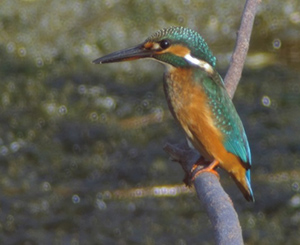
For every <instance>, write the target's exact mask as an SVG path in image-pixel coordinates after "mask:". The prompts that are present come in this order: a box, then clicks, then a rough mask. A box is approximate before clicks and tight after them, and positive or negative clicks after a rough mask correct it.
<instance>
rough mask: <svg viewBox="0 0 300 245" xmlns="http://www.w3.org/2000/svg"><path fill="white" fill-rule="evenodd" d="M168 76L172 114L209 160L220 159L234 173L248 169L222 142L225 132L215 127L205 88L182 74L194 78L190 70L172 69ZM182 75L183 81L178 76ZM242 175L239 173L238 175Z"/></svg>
mask: <svg viewBox="0 0 300 245" xmlns="http://www.w3.org/2000/svg"><path fill="white" fill-rule="evenodd" d="M169 76H170V77H169V78H170V79H171V80H172V81H174V82H173V84H171V86H172V88H168V93H172V94H169V95H168V97H169V98H168V99H169V101H170V103H171V105H172V110H173V114H174V116H175V117H176V119H177V120H178V121H179V123H180V124H181V126H182V128H183V129H184V131H185V133H186V135H187V137H188V139H189V140H190V141H191V143H192V144H193V146H194V147H195V148H196V149H197V150H198V151H199V152H200V154H201V155H202V156H204V157H205V158H206V159H207V160H210V161H213V160H214V159H216V160H218V161H219V163H220V165H219V166H220V167H221V168H223V169H224V170H226V171H227V172H229V173H231V174H235V173H238V172H240V174H242V175H243V178H244V176H245V175H244V174H245V171H246V170H245V169H244V167H243V165H242V162H241V160H240V158H239V157H238V156H236V155H234V154H232V153H230V152H228V151H227V150H226V149H225V147H224V145H223V135H222V133H221V132H220V131H219V130H218V129H217V128H216V127H215V125H214V121H213V116H214V115H213V114H212V112H211V110H210V108H209V106H208V103H207V96H206V94H205V92H204V91H203V89H202V87H201V86H200V85H197V84H193V83H191V82H190V81H188V80H185V79H182V78H183V77H184V78H186V79H188V78H191V74H190V71H188V70H187V71H185V70H180V74H176V72H174V71H173V72H172V73H171V74H169ZM178 77H180V78H181V80H180V81H178V80H177V81H176V78H178ZM238 175H239V174H238Z"/></svg>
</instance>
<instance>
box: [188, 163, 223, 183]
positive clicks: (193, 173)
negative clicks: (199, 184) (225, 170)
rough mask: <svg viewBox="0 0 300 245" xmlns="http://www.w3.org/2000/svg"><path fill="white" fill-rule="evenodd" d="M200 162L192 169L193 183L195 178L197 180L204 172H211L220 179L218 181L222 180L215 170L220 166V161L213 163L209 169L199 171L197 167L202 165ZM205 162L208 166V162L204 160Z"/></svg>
mask: <svg viewBox="0 0 300 245" xmlns="http://www.w3.org/2000/svg"><path fill="white" fill-rule="evenodd" d="M199 160H201V158H200V159H199ZM199 160H198V161H197V162H196V163H195V164H194V166H193V168H192V170H191V174H192V178H191V181H194V180H195V178H196V177H197V176H198V175H199V174H201V173H203V172H210V173H213V174H214V175H216V176H217V177H218V179H220V176H219V174H218V172H217V171H216V170H215V168H216V167H218V165H219V161H217V160H214V161H212V162H211V163H210V164H209V165H208V166H207V167H205V168H202V169H199V170H197V167H198V166H199V165H200V164H199V163H198V162H199ZM202 161H203V160H202ZM204 162H205V163H206V164H207V162H206V161H205V160H204ZM201 165H203V164H201Z"/></svg>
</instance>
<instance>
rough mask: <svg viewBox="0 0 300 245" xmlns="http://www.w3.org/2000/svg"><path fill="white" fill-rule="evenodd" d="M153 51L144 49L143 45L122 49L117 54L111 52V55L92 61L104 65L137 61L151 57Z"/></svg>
mask: <svg viewBox="0 0 300 245" xmlns="http://www.w3.org/2000/svg"><path fill="white" fill-rule="evenodd" d="M153 52H154V51H153V50H151V49H146V48H145V47H144V44H139V45H138V46H136V47H133V48H128V49H123V50H120V51H117V52H113V53H111V54H108V55H105V56H103V57H100V58H98V59H96V60H94V61H93V63H95V64H105V63H113V62H121V61H129V60H137V59H141V58H149V57H152V54H153Z"/></svg>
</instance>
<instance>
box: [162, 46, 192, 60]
mask: <svg viewBox="0 0 300 245" xmlns="http://www.w3.org/2000/svg"><path fill="white" fill-rule="evenodd" d="M160 53H161V54H162V53H172V54H175V55H177V56H180V57H184V56H186V55H187V54H189V53H190V50H189V49H188V48H186V47H184V46H182V45H173V46H171V47H169V48H167V49H165V50H163V51H162V52H160Z"/></svg>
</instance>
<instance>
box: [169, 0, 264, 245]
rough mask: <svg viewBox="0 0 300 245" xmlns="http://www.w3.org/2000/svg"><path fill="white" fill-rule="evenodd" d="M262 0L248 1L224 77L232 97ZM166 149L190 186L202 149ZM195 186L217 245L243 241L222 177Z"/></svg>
mask: <svg viewBox="0 0 300 245" xmlns="http://www.w3.org/2000/svg"><path fill="white" fill-rule="evenodd" d="M260 1H261V0H247V1H246V4H245V7H244V11H243V15H242V19H241V25H240V29H239V31H238V34H237V41H236V46H235V49H234V52H233V55H232V57H231V61H230V66H229V68H228V72H227V74H226V77H225V79H224V82H225V86H226V89H227V91H228V93H229V95H230V97H231V98H232V97H233V95H234V92H235V90H236V88H237V85H238V83H239V80H240V78H241V74H242V70H243V66H244V63H245V59H246V56H247V52H248V49H249V42H250V36H251V32H252V27H253V22H254V18H255V14H256V10H257V7H258V5H259V3H260ZM164 150H165V151H166V152H167V153H168V154H169V155H170V156H171V158H172V159H173V161H176V162H178V163H180V164H181V166H182V168H183V170H184V172H185V173H186V178H185V183H187V184H188V185H190V184H191V183H190V179H191V170H192V166H193V164H194V163H195V162H196V161H197V160H198V159H199V157H200V155H199V152H197V151H196V150H192V149H190V148H189V147H188V146H187V145H186V144H181V145H170V144H167V145H166V146H165V147H164ZM203 167H204V166H202V168H203ZM196 171H198V170H196ZM194 186H195V189H196V192H197V195H198V198H199V199H200V200H201V201H202V203H203V204H204V207H205V209H206V212H207V213H208V216H209V219H210V221H211V223H212V225H213V228H214V234H215V240H216V242H217V244H243V237H242V231H241V227H240V224H239V220H238V216H237V213H236V212H235V210H234V207H233V204H232V201H231V200H230V198H229V197H228V195H227V194H226V193H225V191H224V189H223V188H222V186H221V185H220V182H219V180H218V178H217V177H216V176H215V175H213V174H211V173H208V172H203V173H202V174H199V175H198V176H197V177H196V178H195V181H194Z"/></svg>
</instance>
